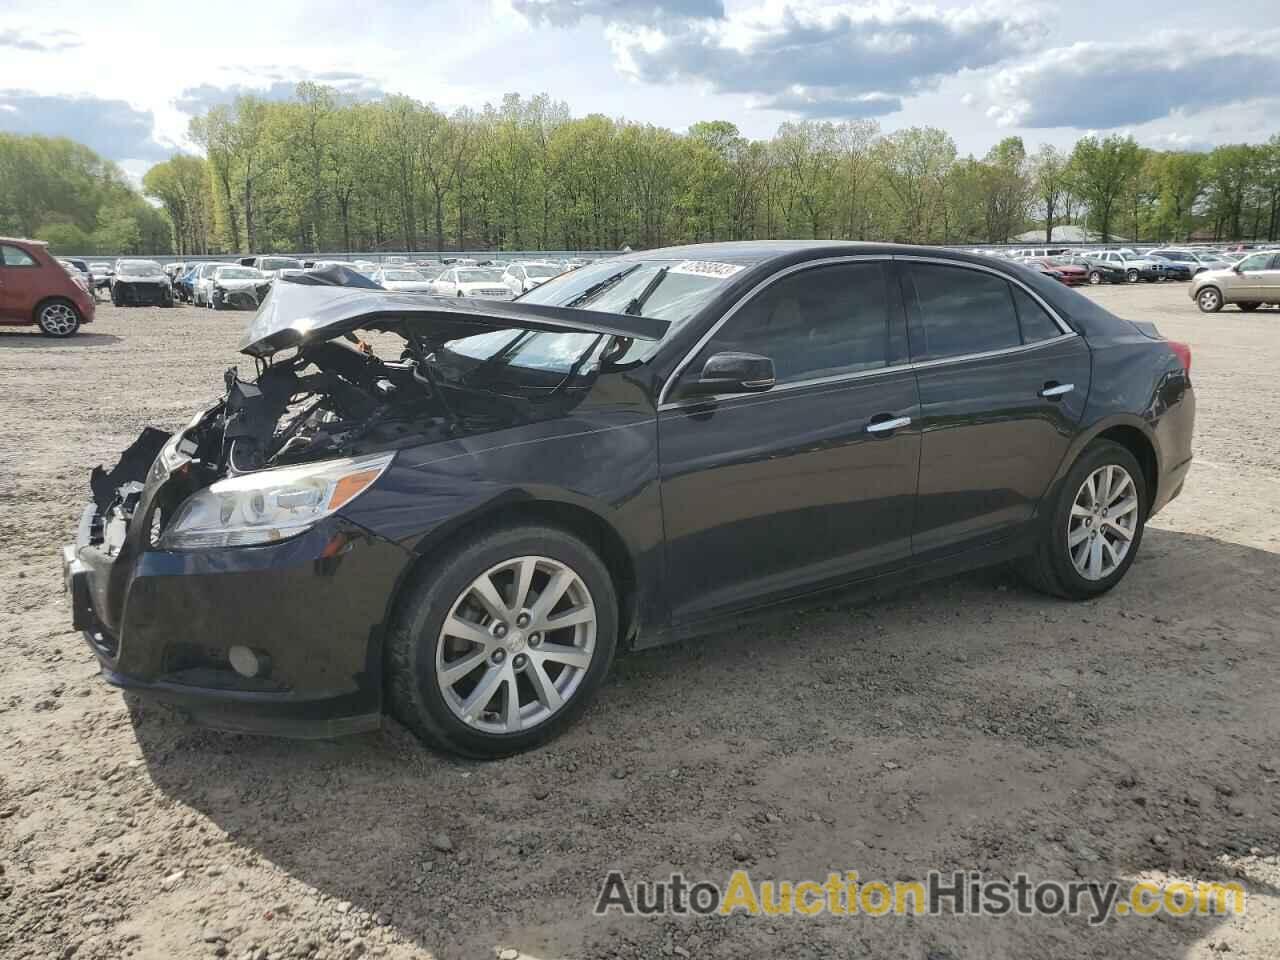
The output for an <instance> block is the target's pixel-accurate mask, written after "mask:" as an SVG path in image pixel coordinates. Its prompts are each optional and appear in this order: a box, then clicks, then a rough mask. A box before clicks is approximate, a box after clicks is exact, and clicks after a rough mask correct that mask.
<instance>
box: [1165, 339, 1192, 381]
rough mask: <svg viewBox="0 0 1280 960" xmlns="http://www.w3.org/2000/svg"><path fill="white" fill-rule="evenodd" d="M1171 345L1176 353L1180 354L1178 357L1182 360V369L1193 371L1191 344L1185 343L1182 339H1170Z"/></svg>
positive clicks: (1188, 371)
mask: <svg viewBox="0 0 1280 960" xmlns="http://www.w3.org/2000/svg"><path fill="white" fill-rule="evenodd" d="M1169 346H1170V348H1171V349H1172V350H1173V352H1174V353H1176V354H1177V355H1178V359H1179V360H1181V361H1182V369H1184V370H1186V371H1187V373H1190V372H1191V345H1190V344H1187V343H1183V342H1182V341H1181V340H1170V341H1169Z"/></svg>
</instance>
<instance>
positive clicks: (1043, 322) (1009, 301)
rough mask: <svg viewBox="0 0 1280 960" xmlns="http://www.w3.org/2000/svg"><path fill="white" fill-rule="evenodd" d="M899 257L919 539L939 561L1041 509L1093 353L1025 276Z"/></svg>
mask: <svg viewBox="0 0 1280 960" xmlns="http://www.w3.org/2000/svg"><path fill="white" fill-rule="evenodd" d="M898 259H899V264H900V279H901V282H902V291H903V297H904V300H905V302H906V305H907V316H908V323H909V330H910V344H911V359H912V363H913V365H914V367H915V368H916V376H917V381H918V384H919V391H920V413H921V428H922V439H921V449H920V484H919V490H918V493H917V496H916V511H915V523H914V527H913V531H912V550H913V553H914V555H915V556H916V557H917V559H919V560H922V561H927V560H930V559H935V558H938V557H942V556H946V555H949V554H952V553H958V552H961V551H963V550H966V549H970V548H974V547H978V546H981V545H983V544H984V543H987V542H994V541H997V540H1001V539H1004V538H1006V537H1009V536H1012V535H1014V534H1016V533H1017V532H1019V531H1020V529H1021V528H1022V527H1023V526H1024V525H1025V524H1026V523H1027V522H1028V521H1029V520H1030V519H1031V517H1032V515H1033V513H1034V511H1035V509H1036V505H1037V504H1038V503H1039V501H1040V498H1041V497H1042V496H1043V495H1044V492H1045V490H1046V489H1047V487H1048V486H1049V482H1050V480H1051V479H1052V477H1053V476H1054V474H1055V472H1056V471H1057V468H1058V465H1059V463H1060V462H1061V461H1062V457H1063V456H1064V454H1065V453H1066V450H1067V446H1068V444H1069V443H1070V440H1071V437H1072V436H1073V434H1074V431H1075V427H1076V424H1077V423H1078V422H1079V420H1080V417H1081V415H1082V414H1083V412H1084V405H1085V399H1086V397H1087V396H1088V392H1089V378H1090V369H1091V363H1090V355H1089V349H1088V346H1087V345H1086V344H1085V342H1084V340H1083V339H1082V338H1081V337H1080V336H1078V335H1077V334H1075V333H1074V332H1071V331H1070V328H1068V327H1067V326H1066V325H1065V324H1060V323H1059V322H1058V321H1057V320H1055V319H1054V317H1053V316H1052V315H1051V313H1050V312H1049V310H1048V309H1047V308H1046V305H1045V304H1044V302H1043V301H1042V300H1041V299H1040V298H1039V297H1037V296H1036V295H1035V294H1034V293H1032V292H1031V291H1030V290H1029V289H1028V288H1027V287H1024V286H1023V285H1022V284H1021V283H1020V282H1017V281H1014V280H1011V279H1009V278H1007V277H1006V275H1004V274H1002V273H999V272H998V271H995V270H991V269H989V268H985V267H980V266H978V265H968V264H960V263H957V262H956V261H936V260H930V259H928V258H907V257H903V258H898Z"/></svg>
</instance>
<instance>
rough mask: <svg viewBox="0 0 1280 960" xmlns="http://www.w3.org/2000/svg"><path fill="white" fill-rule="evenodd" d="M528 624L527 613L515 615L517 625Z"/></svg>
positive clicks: (525, 625) (523, 625)
mask: <svg viewBox="0 0 1280 960" xmlns="http://www.w3.org/2000/svg"><path fill="white" fill-rule="evenodd" d="M528 625H529V615H528V614H527V613H522V614H520V616H518V617H516V626H517V627H527V626H528Z"/></svg>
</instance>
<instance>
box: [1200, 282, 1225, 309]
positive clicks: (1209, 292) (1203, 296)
mask: <svg viewBox="0 0 1280 960" xmlns="http://www.w3.org/2000/svg"><path fill="white" fill-rule="evenodd" d="M1198 300H1199V303H1200V309H1201V310H1203V311H1204V312H1205V313H1213V311H1215V310H1217V309H1218V308H1219V307H1220V306H1222V295H1221V294H1220V293H1218V291H1217V290H1214V289H1213V288H1212V287H1208V288H1207V289H1204V290H1201V291H1200V296H1199V297H1198Z"/></svg>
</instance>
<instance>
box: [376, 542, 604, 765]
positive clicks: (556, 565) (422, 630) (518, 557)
mask: <svg viewBox="0 0 1280 960" xmlns="http://www.w3.org/2000/svg"><path fill="white" fill-rule="evenodd" d="M525 561H531V562H534V563H535V564H536V571H535V572H533V573H532V575H531V576H528V577H526V579H527V580H528V582H529V584H530V585H531V587H530V590H529V593H528V594H527V595H528V596H533V595H534V593H535V592H536V591H538V590H541V589H545V588H546V587H547V586H548V585H549V583H550V582H551V581H550V579H549V576H550V575H551V574H550V572H549V571H550V570H552V569H557V572H556V573H555V576H557V577H558V576H560V573H559V570H564V571H568V574H567V576H573V577H576V579H575V580H573V581H572V585H571V586H570V587H568V588H567V589H566V591H565V594H564V598H566V599H561V600H559V601H557V603H556V605H555V606H553V608H552V609H558V607H559V605H560V604H562V603H566V602H569V603H573V604H576V608H577V609H578V610H583V609H586V610H591V611H593V613H594V620H593V621H591V625H592V626H594V636H592V637H591V638H590V639H589V640H588V639H586V632H587V631H590V630H591V626H588V625H587V624H585V623H584V624H583V625H582V626H581V627H576V626H575V627H564V628H561V629H560V630H558V631H557V639H556V640H555V641H554V644H555V645H556V647H557V648H558V649H560V650H568V649H569V646H568V643H575V642H576V643H578V644H580V645H581V646H585V647H588V648H589V649H590V654H589V659H588V660H587V661H586V662H585V667H579V668H570V667H568V666H561V665H558V664H555V663H554V658H551V657H550V654H549V653H548V651H549V650H550V649H551V647H552V644H553V641H551V640H547V641H546V642H545V643H543V642H542V641H541V638H540V636H539V635H538V634H536V633H532V632H530V633H528V636H527V637H525V631H522V630H517V629H516V628H517V626H521V627H524V626H525V625H523V624H520V621H519V619H512V617H514V616H515V613H514V611H512V610H503V611H501V612H502V613H503V615H504V618H503V619H502V620H500V619H499V618H498V617H496V616H494V617H489V616H488V614H484V613H483V612H482V611H481V608H480V607H479V606H478V605H475V606H473V604H474V602H475V601H474V598H475V597H476V596H477V594H476V593H475V592H474V589H473V587H474V585H475V584H478V583H480V582H481V581H482V580H486V581H487V582H488V583H489V585H490V586H494V587H495V590H496V591H502V590H503V589H504V588H505V592H506V595H508V596H509V595H511V594H512V593H514V592H515V587H516V584H517V582H518V581H519V579H520V577H518V575H517V574H516V572H515V571H516V570H517V569H522V568H521V567H519V566H518V565H519V564H523V563H524V562H525ZM507 564H511V565H512V568H511V571H510V573H508V571H506V570H503V569H502V568H503V567H504V566H505V565H507ZM491 575H492V576H491ZM504 576H509V580H505V581H504V580H503V578H504ZM544 578H548V579H544ZM495 579H496V580H497V581H498V582H499V583H500V584H503V585H504V586H503V587H497V586H496V585H495ZM583 591H585V594H584V593H583ZM575 592H576V593H577V594H578V596H577V598H576V599H574V598H573V597H571V594H574V593H575ZM498 596H499V598H500V599H501V600H502V602H503V603H504V604H505V603H506V602H507V601H506V597H505V596H503V595H502V593H501V592H499V593H498ZM583 596H585V598H586V599H585V601H584V600H583ZM521 606H522V607H527V608H528V609H532V610H534V611H535V615H537V614H536V609H537V604H536V603H532V604H524V605H521ZM477 612H480V619H476V616H477ZM455 613H456V616H455ZM558 615H559V614H558ZM486 617H487V618H488V622H482V621H483V620H484V618H486ZM446 620H450V621H453V622H455V623H456V622H458V621H460V620H462V621H466V624H465V625H466V626H468V628H469V629H468V634H470V633H476V634H477V635H478V636H479V638H480V639H479V640H473V641H470V644H471V645H470V646H465V649H464V650H463V651H461V652H459V651H458V650H457V645H459V644H462V645H466V644H468V641H467V640H455V639H454V638H455V637H462V636H463V634H460V633H454V634H451V635H450V636H449V637H448V638H446V636H445V633H444V632H442V631H444V627H445V622H446ZM537 622H538V621H537V620H535V621H534V624H533V626H532V627H527V628H526V630H532V629H533V628H534V627H536V625H537ZM498 630H502V633H497V632H496V631H498ZM567 631H574V634H573V635H569V634H567ZM617 633H618V603H617V596H616V592H615V590H614V585H613V580H612V578H611V577H610V575H609V571H608V569H607V568H606V567H605V565H604V563H603V562H602V561H601V560H600V558H599V556H597V554H596V553H595V551H593V550H592V549H591V548H590V547H589V546H587V544H585V543H583V542H582V541H581V540H579V539H578V538H577V537H575V536H573V535H572V534H570V533H567V532H566V531H564V530H561V529H559V528H557V527H549V526H542V525H520V526H513V527H507V528H504V529H497V530H491V531H488V532H484V533H481V534H478V535H477V536H476V538H475V539H471V540H468V541H466V542H463V543H460V544H459V545H458V546H456V547H455V548H453V549H452V550H448V551H446V552H445V553H444V554H443V555H442V556H440V557H439V558H437V559H436V560H435V561H434V562H433V563H432V564H431V566H430V567H429V568H426V569H424V570H423V571H422V572H421V573H420V574H419V575H418V576H417V577H415V578H414V580H413V581H412V582H411V583H410V585H409V586H408V587H407V589H406V594H405V598H404V599H403V600H402V602H401V603H399V604H398V607H397V611H396V614H395V615H394V617H393V619H392V626H391V629H390V631H389V635H388V640H387V657H386V690H387V703H388V707H389V711H390V712H391V714H392V715H393V716H395V717H396V718H397V719H398V720H399V721H400V722H401V723H403V724H404V725H405V726H406V727H408V728H409V729H410V730H412V731H413V732H414V733H415V734H416V735H417V736H418V737H419V738H420V739H421V740H423V742H425V743H426V744H428V745H429V746H432V747H435V748H437V749H440V750H445V751H448V752H450V753H456V754H459V755H462V756H466V757H474V758H478V759H494V758H498V757H505V756H510V755H511V754H514V753H519V752H521V751H523V750H528V749H530V748H531V747H534V746H537V745H538V744H540V743H543V742H545V741H546V740H549V739H551V738H552V737H554V736H556V735H557V734H558V733H560V732H561V731H562V730H563V729H564V728H565V727H566V726H568V725H569V724H570V723H572V722H573V721H574V719H576V718H577V717H578V716H579V715H580V714H581V712H582V710H583V709H585V707H586V706H587V704H588V703H589V702H590V700H591V698H592V695H593V694H594V693H595V691H596V690H597V689H598V688H599V687H600V685H601V683H603V681H604V678H605V675H606V674H607V673H608V670H609V665H610V663H611V662H612V661H613V655H614V651H615V649H616V647H617ZM506 637H509V638H510V639H509V640H507V639H504V638H506ZM566 640H567V641H568V643H566ZM481 642H484V643H487V644H488V646H486V647H485V648H484V649H486V650H490V651H491V653H490V655H489V656H488V657H487V658H486V657H485V656H484V652H483V650H481V649H479V648H478V647H477V646H476V644H479V643H481ZM535 644H537V646H538V648H539V650H538V651H536V650H535ZM517 645H518V646H517ZM539 651H540V652H539ZM446 654H450V655H452V656H453V659H445V657H446ZM477 656H478V659H476V660H475V662H476V666H475V668H473V670H471V671H470V672H468V673H466V674H462V675H459V677H458V678H457V679H456V680H455V681H454V683H455V684H456V686H453V687H449V688H448V692H447V693H446V689H445V688H446V682H445V681H442V680H441V679H440V670H441V668H442V667H443V666H446V665H448V664H457V663H460V662H461V661H464V660H468V659H469V658H475V657H477ZM498 656H501V657H502V658H503V659H502V660H497V659H495V658H496V657H498ZM541 656H547V657H548V658H549V661H542V660H541ZM522 658H523V659H524V660H525V665H524V666H521V665H520V661H521V659H522ZM535 658H537V659H536V660H535ZM546 662H550V663H551V664H552V666H551V669H556V670H558V671H559V672H558V673H557V674H556V676H555V678H551V677H550V674H549V673H548V668H547V667H543V666H537V664H538V663H546ZM503 671H506V672H505V673H504V672H503ZM535 671H537V673H538V675H540V676H541V677H542V678H543V680H545V681H549V682H550V683H551V685H552V686H553V687H558V686H560V687H566V689H564V690H556V692H555V694H554V695H553V698H554V699H556V700H558V699H559V697H560V696H561V694H563V695H564V697H565V699H564V700H563V703H562V705H560V706H558V707H556V708H551V707H549V706H548V703H547V698H544V697H543V696H541V695H539V691H538V690H537V689H536V688H535V687H534V684H533V682H532V681H533V678H534V675H535ZM495 676H502V677H510V678H512V679H511V680H510V681H508V680H499V681H497V683H498V685H497V686H495V687H493V693H492V694H491V695H490V696H489V698H487V699H486V700H485V701H483V702H477V703H476V704H475V705H474V707H473V708H472V709H473V710H474V711H475V715H474V716H473V718H472V720H471V721H470V722H467V721H464V720H463V719H462V716H461V715H460V713H461V712H464V711H465V710H466V709H467V707H466V700H465V698H467V697H471V696H473V695H474V693H475V688H476V687H477V686H479V684H480V682H482V680H487V679H489V678H491V677H495ZM521 680H523V686H522V685H521ZM468 684H469V685H470V687H468ZM566 685H567V686H566ZM513 691H516V693H515V697H516V704H517V706H518V708H519V709H518V710H517V711H516V713H517V714H521V713H522V712H523V710H525V709H526V708H527V709H529V710H530V711H531V714H530V717H529V718H527V719H526V718H525V717H523V716H520V717H519V721H518V723H516V724H515V725H516V726H517V727H519V728H520V729H518V730H517V731H515V732H510V731H509V730H503V729H497V728H500V727H503V726H507V727H509V726H511V721H510V720H509V719H508V717H509V714H508V710H509V703H510V701H509V699H508V698H509V697H510V696H511V695H512V692H513ZM526 696H528V697H530V699H529V700H528V702H525V701H524V697H526ZM495 704H496V705H497V707H496V708H494V705H495ZM485 707H490V708H491V709H489V710H485V709H484V708H485ZM539 713H545V715H543V716H539ZM530 721H532V722H531V723H530ZM482 726H489V727H490V729H487V730H486V729H483V728H482Z"/></svg>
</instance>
